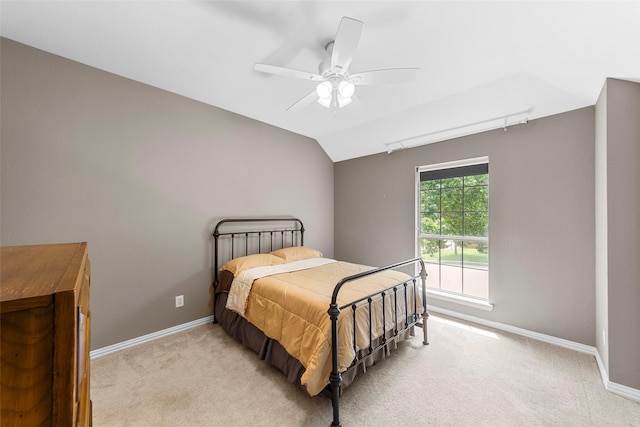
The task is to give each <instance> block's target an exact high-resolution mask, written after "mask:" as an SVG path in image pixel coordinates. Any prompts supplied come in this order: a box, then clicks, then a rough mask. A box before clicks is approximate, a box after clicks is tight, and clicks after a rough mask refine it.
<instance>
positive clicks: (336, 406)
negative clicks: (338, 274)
mask: <svg viewBox="0 0 640 427" xmlns="http://www.w3.org/2000/svg"><path fill="white" fill-rule="evenodd" d="M265 223H267V224H271V225H272V226H275V224H276V223H284V224H285V225H284V226H283V227H280V228H278V227H273V228H270V229H258V230H251V229H249V230H250V231H247V230H244V229H242V228H243V227H238V230H237V231H225V232H222V231H221V229H222V227H223V225H225V224H226V225H230V224H236V226H237V225H238V224H245V225H248V224H251V225H254V226H255V225H256V224H265ZM304 231H305V230H304V225H303V224H302V221H300V220H299V219H297V218H228V219H223V220H221V221H219V222H218V223H217V224H216V226H215V228H214V231H213V238H214V257H215V258H214V283H213V286H214V289H215V287H217V285H218V270H219V268H220V267H221V266H222V265H223V264H224V262H226V261H228V259H225V258H222V257H221V252H220V248H219V240H220V238H224V237H228V238H229V239H230V242H231V245H230V246H231V251H230V257H229V259H231V258H235V257H237V256H243V255H249V254H250V253H263V248H264V252H271V251H273V250H274V241H275V249H280V248H283V247H288V246H303V244H304ZM265 236H267V237H268V239H269V246H268V250H267V248H266V243H265V244H264V245H263V240H264V238H265ZM274 236H275V237H274ZM278 236H279V242H278ZM252 238H253V242H251V239H252ZM237 239H241V240H243V241H244V250H243V251H241V252H240V254H238V255H236V251H237V250H236V243H235V242H236V240H237ZM288 243H290V244H288ZM256 244H257V251H254V249H256ZM287 245H288V246H287ZM240 248H241V249H242V246H240ZM221 259H222V261H221ZM416 263H419V265H420V273H419V274H418V275H415V276H413V277H411V278H410V279H409V280H407V281H405V282H403V283H398V284H396V285H394V286H391V287H388V288H386V289H384V290H382V291H379V292H376V293H374V294H371V295H368V296H365V297H362V298H360V299H358V300H356V301H351V302H349V303H347V304H344V305H342V306H338V293H339V292H340V289H342V287H343V286H344V285H346V284H347V283H349V282H352V281H354V280H357V279H361V278H363V277H365V276H369V275H372V274H376V273H379V272H382V271H385V270H392V269H396V268H399V267H404V266H409V265H415V264H416ZM418 279H420V281H421V285H422V286H421V288H422V289H421V291H422V295H421V296H422V306H423V312H422V313H418V312H417V297H418V291H417V286H418V285H417V281H418ZM426 281H427V273H426V269H425V265H424V262H423V261H422V259H421V258H413V259H409V260H406V261H402V262H398V263H396V264H391V265H387V266H384V267H379V268H375V269H372V270H367V271H365V272H362V273H358V274H354V275H352V276H348V277H345V278H343V279H341V280H340V281H339V282H338V283H337V284H336V286H335V287H334V289H333V294H332V296H331V303H330V305H329V309H328V311H327V313H328V315H329V317H330V319H331V365H332V369H331V374H330V376H329V382H330V383H329V386H330V388H331V403H332V406H333V422H332V423H331V425H332V426H341V425H342V424H341V423H340V385H341V383H342V375H341V373H340V370H339V367H338V317H339V315H340V312H341V311H342V310H345V309H349V308H351V309H352V312H353V320H354V336H353V346H354V350H355V353H356V357H355V358H354V360H353V362H352V364H351V366H355V365H358V364H360V363H365V362H366V359H367V358H368V357H371V356H372V355H373V354H374V353H376V352H377V351H380V350H384V351H387V352H389V345H390V344H391V343H393V342H394V341H396V340H397V339H398V338H399V337H400V336H401V334H402V332H404V331H407V330H410V329H411V328H413V327H414V326H419V327H421V328H422V330H423V341H422V343H423V344H424V345H427V344H429V341H428V336H427V319H428V318H429V313H428V312H427V302H426ZM399 289H400V290H403V291H404V292H401V293H403V294H404V298H402V299H403V300H404V301H400V306H402V304H403V302H404V313H405V314H404V321H402V319H400V322H399V321H398V304H399V303H398V290H399ZM408 291H411V292H412V296H413V298H412V300H413V311H410V308H411V307H410V304H409V298H408V296H407V295H408V293H407V292H408ZM376 298H378V299H381V300H382V316H383V319H382V325H383V333H382V335H381V337H380V339H379V342H377V343H376V345H375V346H373V342H374V339H373V336H372V335H373V332H372V322H373V320H372V303H373V302H374V300H376ZM387 300H388V301H389V303H390V304H393V307H392V310H393V316H394V328H393V330H390V331H387V330H386V318H385V316H386V311H385V305H386V301H387ZM363 303H364V304H368V308H369V348H368V349H366V351H360V352H359V351H358V350H357V346H356V327H355V317H356V307H357V306H358V304H363ZM214 304H215V302H214ZM214 322H215V318H214ZM411 332H412V331H411ZM388 335H390V336H388Z"/></svg>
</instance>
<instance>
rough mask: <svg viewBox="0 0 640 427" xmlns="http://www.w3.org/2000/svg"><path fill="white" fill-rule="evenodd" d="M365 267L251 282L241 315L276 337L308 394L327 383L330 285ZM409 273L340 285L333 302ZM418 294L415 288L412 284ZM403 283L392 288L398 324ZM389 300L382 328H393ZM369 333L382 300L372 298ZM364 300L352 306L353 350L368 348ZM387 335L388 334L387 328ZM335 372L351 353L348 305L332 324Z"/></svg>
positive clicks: (378, 329)
mask: <svg viewBox="0 0 640 427" xmlns="http://www.w3.org/2000/svg"><path fill="white" fill-rule="evenodd" d="M369 269H371V267H367V266H362V265H357V264H351V263H346V262H340V261H338V262H334V263H330V264H325V265H322V266H319V267H314V268H310V269H305V270H301V271H296V272H289V273H283V274H276V275H273V276H269V277H264V278H261V279H258V280H256V281H255V282H254V283H253V286H252V289H251V292H250V293H249V296H248V299H247V305H246V310H245V318H246V319H247V320H248V321H249V322H251V323H253V324H254V325H255V326H256V327H258V328H259V329H260V330H262V331H263V332H264V333H265V335H267V336H268V337H270V338H272V339H275V340H277V341H278V342H279V343H280V344H281V345H282V346H283V347H284V348H285V349H286V350H287V352H288V353H289V354H290V355H292V356H293V357H295V358H296V359H298V360H299V361H300V363H301V364H302V365H303V366H304V367H305V373H304V374H303V376H302V378H301V382H302V384H303V385H304V386H305V387H306V389H307V392H308V393H309V394H310V395H312V396H313V395H316V394H318V393H319V392H320V391H322V389H323V388H324V387H325V386H326V385H327V384H329V374H330V373H331V321H330V319H329V315H328V314H327V310H328V308H329V303H330V300H331V294H332V292H333V288H334V287H335V285H336V284H337V283H338V282H339V281H340V279H342V278H343V277H346V276H350V275H353V274H356V273H359V272H362V271H365V270H369ZM407 279H409V276H408V275H406V274H404V273H400V272H397V271H393V270H387V271H383V272H381V273H377V274H375V275H372V276H367V277H365V278H362V279H359V280H357V281H354V282H350V283H348V284H346V285H345V286H344V287H343V288H342V290H341V291H340V293H339V298H338V303H339V305H343V304H347V303H349V302H351V301H354V300H357V299H359V298H361V297H364V296H367V295H370V294H373V293H375V292H378V291H380V290H382V289H385V288H387V287H390V286H393V285H394V284H396V283H400V282H403V281H405V280H407ZM416 292H418V286H416ZM413 296H414V293H413V287H409V291H408V292H407V300H408V301H409V312H410V313H412V312H413V307H414V298H413ZM404 301H405V295H404V287H400V288H399V289H398V291H397V305H398V323H399V324H401V326H399V327H402V326H404V320H405V316H404V306H405V304H404ZM416 304H417V306H418V310H417V312H418V313H422V311H423V310H422V300H421V298H420V297H418V298H417V301H416ZM393 306H394V299H393V296H389V295H387V297H386V301H385V311H386V322H385V323H386V329H385V330H386V331H389V330H393V328H394V324H395V319H394V316H393ZM373 307H374V309H373V314H374V315H373V318H374V320H373V323H374V328H373V329H374V336H373V338H374V339H375V338H377V337H378V336H381V335H382V331H383V329H382V314H381V313H382V300H381V299H380V298H378V299H376V300H375V301H374V302H373ZM368 310H369V309H368V306H367V304H366V302H365V303H364V304H360V305H359V308H358V309H357V310H356V319H357V320H356V324H357V325H358V327H357V347H358V350H360V349H363V348H367V347H368V346H369V326H368V325H369V312H368ZM387 333H388V332H387ZM338 339H339V346H338V347H339V348H340V351H339V353H338V363H339V368H340V371H341V372H342V371H344V370H345V369H346V368H348V367H349V365H350V364H351V362H352V361H353V359H354V357H355V352H354V350H353V312H352V310H351V309H350V308H348V309H345V310H343V311H342V312H341V313H340V317H339V322H338Z"/></svg>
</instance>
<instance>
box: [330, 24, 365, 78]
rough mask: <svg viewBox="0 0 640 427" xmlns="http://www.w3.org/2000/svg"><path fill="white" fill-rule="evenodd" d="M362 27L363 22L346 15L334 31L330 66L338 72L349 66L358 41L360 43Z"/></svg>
mask: <svg viewBox="0 0 640 427" xmlns="http://www.w3.org/2000/svg"><path fill="white" fill-rule="evenodd" d="M363 27H364V23H362V22H361V21H358V20H355V19H352V18H349V17H346V16H345V17H344V18H342V20H341V21H340V25H339V26H338V32H337V33H336V40H335V42H334V43H333V52H332V53H331V68H334V69H336V71H338V72H340V71H341V70H346V69H347V68H349V65H351V61H352V60H353V55H354V54H355V52H356V48H357V47H358V43H360V36H361V35H362V28H363Z"/></svg>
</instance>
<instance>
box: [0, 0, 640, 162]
mask: <svg viewBox="0 0 640 427" xmlns="http://www.w3.org/2000/svg"><path fill="white" fill-rule="evenodd" d="M0 7H1V9H0V19H1V21H0V33H1V35H2V36H3V37H7V38H9V39H12V40H15V41H18V42H21V43H25V44H27V45H30V46H33V47H36V48H39V49H42V50H45V51H48V52H51V53H54V54H57V55H60V56H63V57H66V58H69V59H72V60H75V61H78V62H81V63H84V64H87V65H90V66H93V67H96V68H99V69H102V70H106V71H109V72H112V73H115V74H118V75H121V76H124V77H128V78H130V79H133V80H137V81H140V82H143V83H146V84H149V85H152V86H155V87H158V88H161V89H165V90H167V91H170V92H174V93H177V94H180V95H183V96H186V97H189V98H193V99H196V100H198V101H201V102H204V103H207V104H211V105H214V106H216V107H220V108H223V109H225V110H229V111H233V112H235V113H238V114H241V115H243V116H247V117H251V118H253V119H256V120H259V121H262V122H265V123H269V124H272V125H274V126H278V127H280V128H283V129H287V130H290V131H292V132H296V133H299V134H301V135H305V136H308V137H311V138H314V139H316V140H317V141H318V142H319V143H320V145H321V146H322V147H323V149H324V150H325V151H326V152H327V154H328V155H329V156H330V157H331V159H333V160H334V161H340V160H345V159H350V158H354V157H360V156H364V155H368V154H373V153H379V152H385V151H388V150H389V149H401V148H402V147H411V146H415V145H420V144H425V143H429V142H434V141H440V140H444V139H448V138H451V137H455V136H460V135H464V134H469V133H474V132H479V131H483V130H487V129H490V128H496V127H501V126H503V125H504V124H507V125H509V124H513V123H516V122H519V121H521V120H524V119H535V118H539V117H544V116H548V115H552V114H557V113H560V112H563V111H569V110H573V109H576V108H581V107H584V106H589V105H593V104H595V102H596V100H597V97H598V95H599V93H600V90H601V89H602V85H603V83H604V79H605V78H606V77H617V78H626V79H631V80H634V81H640V1H621V2H615V1H566V2H552V1H542V0H538V1H510V2H506V1H502V2H500V1H477V0H476V1H409V2H399V1H373V2H361V1H353V2H344V1H322V2H317V1H298V2H284V1H255V2H248V1H206V2H193V1H162V2H159V1H8V0H2V2H1V6H0ZM343 16H349V17H352V18H355V19H358V20H361V21H363V22H364V30H363V33H362V38H361V40H360V44H359V47H358V50H357V52H356V55H355V58H354V60H353V63H352V65H351V72H359V71H368V70H375V69H381V68H398V67H419V68H420V73H419V75H418V78H417V80H416V81H414V82H411V83H403V84H396V85H388V86H358V87H357V88H356V94H357V96H358V98H359V99H360V100H361V101H362V104H363V105H364V109H363V110H354V109H349V108H345V109H341V110H338V111H337V112H334V111H331V110H328V109H326V108H324V107H322V106H320V105H319V104H316V103H313V104H312V105H310V106H308V107H306V108H305V109H303V110H301V111H297V112H286V111H285V110H286V109H287V107H289V106H290V105H291V104H293V103H294V102H296V101H297V100H298V99H300V98H302V97H303V96H304V95H306V94H307V93H309V92H310V91H312V90H313V89H314V86H315V83H313V82H310V81H304V80H297V79H291V78H286V77H280V76H270V75H266V74H263V73H259V72H256V71H253V65H254V63H256V62H263V63H268V64H273V65H279V66H285V67H292V68H298V69H301V70H307V71H311V72H317V67H318V64H319V63H320V62H321V61H322V60H323V59H324V57H325V56H324V55H326V52H325V51H324V46H325V44H326V43H327V42H329V41H331V40H332V39H333V37H334V36H335V33H336V30H337V27H338V24H339V22H340V19H341V18H342V17H343Z"/></svg>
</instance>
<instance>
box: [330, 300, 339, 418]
mask: <svg viewBox="0 0 640 427" xmlns="http://www.w3.org/2000/svg"><path fill="white" fill-rule="evenodd" d="M339 315H340V309H339V308H338V304H337V302H336V301H332V302H331V305H330V306H329V317H330V318H331V367H332V369H331V375H330V376H329V382H330V384H331V405H332V406H333V422H332V423H331V425H332V426H341V425H342V424H340V384H341V383H342V375H340V369H339V368H338V350H337V349H338V316H339Z"/></svg>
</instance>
